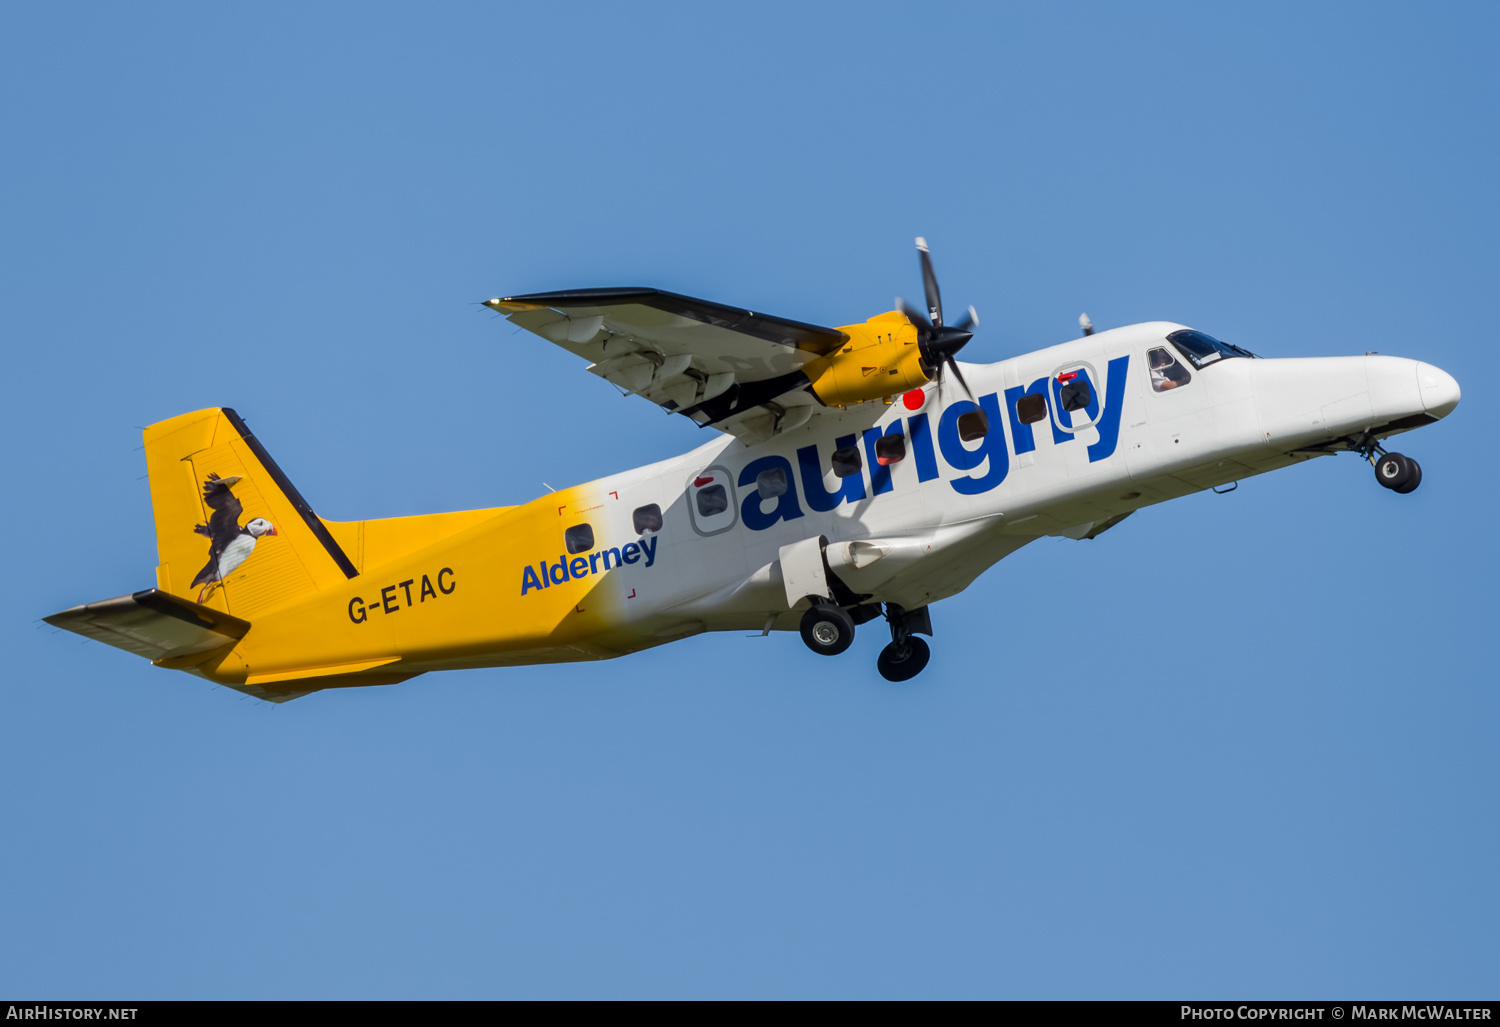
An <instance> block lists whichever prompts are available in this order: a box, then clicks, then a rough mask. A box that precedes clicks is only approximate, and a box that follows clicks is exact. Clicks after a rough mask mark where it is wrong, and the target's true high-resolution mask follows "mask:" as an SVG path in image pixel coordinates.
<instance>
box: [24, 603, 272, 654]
mask: <svg viewBox="0 0 1500 1027" xmlns="http://www.w3.org/2000/svg"><path fill="white" fill-rule="evenodd" d="M42 619H43V620H45V621H46V622H47V623H48V624H51V625H54V626H56V627H59V628H66V629H67V630H69V631H73V632H76V633H78V634H80V635H84V636H86V637H88V638H92V639H95V640H96V641H99V642H104V643H105V644H106V645H112V646H115V647H116V648H117V649H124V650H125V651H126V652H129V653H135V654H136V655H137V656H144V657H145V658H146V659H148V660H151V661H153V662H154V661H158V660H164V659H170V658H172V657H179V656H193V655H196V654H199V653H208V652H212V651H213V650H215V649H222V648H224V647H225V646H227V645H233V644H234V643H235V642H237V641H239V640H240V639H241V638H244V637H245V632H247V631H249V630H250V622H249V621H247V620H241V619H240V618H238V617H231V616H230V615H229V614H227V613H221V612H220V611H218V610H214V609H210V608H209V607H207V606H199V605H198V604H197V603H194V602H190V601H189V600H186V599H183V598H180V597H179V596H174V595H172V594H171V593H170V592H163V591H161V590H159V589H155V588H148V589H146V590H145V591H143V592H136V593H133V594H132V595H128V596H117V597H116V598H114V599H101V600H100V601H99V602H97V603H88V604H86V605H84V606H75V607H73V608H72V609H71V610H63V611H62V612H61V613H54V614H53V615H52V616H50V617H43V618H42Z"/></svg>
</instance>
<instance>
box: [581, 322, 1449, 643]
mask: <svg viewBox="0 0 1500 1027" xmlns="http://www.w3.org/2000/svg"><path fill="white" fill-rule="evenodd" d="M1182 327H1183V326H1181V325H1177V324H1170V323H1166V322H1151V323H1146V324H1138V325H1132V326H1129V327H1125V328H1118V329H1112V330H1109V331H1103V332H1100V333H1098V334H1096V335H1092V336H1088V337H1085V338H1081V339H1076V340H1074V341H1072V342H1067V343H1063V344H1061V345H1058V346H1052V347H1050V348H1047V349H1042V350H1037V351H1035V352H1031V353H1027V354H1025V355H1023V356H1018V357H1015V358H1013V359H1010V360H1004V361H1000V362H999V363H995V364H986V365H979V364H973V365H971V364H965V365H963V372H964V376H965V378H966V379H967V381H968V384H969V386H970V388H971V389H972V390H973V394H974V397H975V399H976V400H977V401H978V403H979V406H980V407H981V408H982V409H983V410H984V411H985V412H986V414H987V415H988V426H989V432H988V435H986V436H985V437H984V438H982V439H978V440H971V441H964V440H963V439H962V438H961V437H960V427H961V426H960V423H959V420H958V418H959V415H960V414H962V413H963V412H965V411H971V410H973V409H974V406H973V404H972V403H970V402H969V401H968V400H967V399H966V398H965V397H964V396H963V393H962V392H961V391H960V389H959V388H958V387H957V383H956V382H953V381H951V380H950V381H948V382H947V383H945V385H944V387H943V389H942V394H941V396H939V394H938V390H937V388H936V386H934V385H929V386H928V387H927V388H926V390H925V397H924V399H923V401H922V402H921V403H920V404H919V405H917V406H916V408H915V409H913V408H911V407H909V406H908V404H907V403H906V402H904V401H902V400H897V401H896V402H895V403H893V404H891V405H889V406H884V407H883V408H882V407H877V409H879V410H880V417H879V419H878V421H876V422H875V424H874V427H872V428H871V427H867V426H868V425H869V424H870V420H871V418H870V413H869V412H868V410H869V405H868V404H865V405H862V406H859V407H855V408H851V409H849V410H846V411H837V412H834V411H830V412H828V413H827V414H826V415H825V416H820V417H817V418H814V419H813V421H812V423H810V424H808V425H807V426H806V427H804V428H800V429H797V430H795V431H792V432H790V433H787V434H784V435H781V436H778V437H776V438H774V439H772V440H770V441H768V442H765V443H762V444H759V445H755V446H748V447H747V446H746V445H744V444H743V443H741V442H739V441H738V440H736V439H734V438H731V437H727V436H726V437H722V438H717V439H715V440H714V441H713V442H710V443H709V444H707V445H704V446H702V447H699V448H698V449H696V450H694V451H692V452H691V453H687V454H685V455H683V456H680V457H677V458H674V459H671V460H666V461H662V462H660V463H657V464H652V465H650V466H647V467H642V468H638V469H636V470H633V471H628V472H625V473H622V474H618V475H614V476H611V477H609V478H607V479H603V480H601V481H599V482H595V483H592V487H593V488H595V489H597V490H598V491H599V492H601V493H608V494H610V495H611V496H615V497H617V500H618V501H615V502H610V503H608V504H606V505H605V506H604V507H603V509H602V510H601V512H600V514H599V516H600V517H601V518H606V519H608V520H609V522H610V523H607V524H606V525H602V526H601V527H603V528H604V531H605V533H606V534H608V535H610V536H611V537H616V538H629V537H633V536H634V535H636V534H637V533H636V532H635V530H634V528H633V527H632V524H631V520H630V519H631V511H632V510H633V509H636V508H639V507H641V506H643V505H644V504H648V503H656V504H659V506H660V507H661V510H662V512H663V527H662V529H661V531H660V532H659V535H660V545H659V551H658V553H657V555H656V561H655V566H654V567H653V568H652V569H651V571H650V572H649V573H644V574H635V575H633V576H632V577H631V579H630V581H631V584H632V587H631V593H632V599H633V601H631V602H629V603H625V604H624V605H623V618H624V623H621V624H620V628H621V629H622V631H621V632H620V636H621V637H623V636H627V635H628V636H629V637H630V638H631V639H632V641H631V643H630V644H629V645H628V648H640V647H643V646H646V645H654V644H659V643H660V642H665V641H670V640H672V639H673V638H679V637H683V636H685V635H688V634H693V633H696V632H698V631H703V630H726V629H741V630H743V629H754V630H760V629H762V628H765V627H768V626H769V627H772V628H775V629H779V630H794V629H795V628H796V627H797V624H798V619H799V617H800V615H801V608H798V609H792V608H790V607H789V602H788V599H789V597H788V595H787V594H786V592H787V590H786V589H785V588H784V585H783V568H782V566H781V559H780V556H781V553H782V550H783V548H784V547H787V546H790V545H792V544H794V543H798V542H799V541H802V540H806V539H809V538H816V537H819V536H821V537H823V538H824V539H826V543H827V546H826V556H827V565H828V568H829V569H830V570H831V571H832V572H833V573H834V574H835V575H836V576H837V577H838V579H840V580H841V581H842V582H843V583H845V584H847V586H848V588H849V589H850V590H851V591H852V592H853V593H854V594H856V595H858V596H860V597H867V598H865V599H864V601H866V602H871V603H874V602H885V603H894V604H897V605H899V606H901V607H904V608H906V609H915V608H918V607H922V606H925V605H927V604H928V603H931V602H934V601H936V600H939V599H942V598H945V597H947V596H951V595H953V594H955V593H957V592H959V591H961V590H963V589H964V588H965V587H967V586H968V585H969V583H970V582H972V581H973V580H974V578H975V577H977V576H978V575H979V574H980V573H981V572H983V571H984V570H985V569H986V568H988V567H990V566H991V565H993V564H994V563H995V562H996V561H997V560H999V559H1001V558H1002V557H1004V556H1006V555H1007V554H1009V553H1011V552H1013V551H1014V550H1016V549H1018V548H1020V547H1021V546H1023V545H1025V544H1026V543H1027V542H1030V541H1033V540H1034V539H1036V538H1039V537H1043V536H1047V535H1064V536H1070V537H1074V538H1083V537H1085V536H1088V535H1089V534H1090V533H1091V532H1097V531H1099V530H1102V529H1103V528H1106V527H1108V526H1109V525H1110V523H1112V519H1115V520H1117V519H1119V518H1120V517H1121V516H1123V515H1125V514H1128V513H1130V512H1132V511H1134V510H1136V509H1138V508H1140V507H1143V506H1147V505H1150V504H1153V503H1159V502H1162V501H1164V500H1167V499H1172V498H1174V497H1177V496H1182V495H1186V494H1188V493H1191V492H1196V491H1200V490H1203V489H1206V488H1211V487H1215V486H1221V485H1224V484H1226V483H1229V482H1234V481H1237V480H1240V479H1244V478H1247V477H1249V476H1251V475H1255V474H1260V473H1263V472H1265V471H1269V470H1274V469H1276V468H1278V467H1284V466H1288V465H1290V464H1292V463H1296V462H1298V461H1301V460H1305V459H1308V458H1309V457H1311V456H1315V455H1319V452H1318V449H1317V447H1320V446H1321V447H1326V446H1329V445H1330V444H1337V443H1338V442H1339V440H1341V439H1345V438H1347V437H1349V436H1351V435H1355V434H1358V433H1361V432H1364V431H1367V430H1369V431H1373V432H1379V433H1382V434H1383V433H1384V431H1383V430H1382V428H1383V426H1390V425H1393V424H1394V425H1396V427H1395V428H1393V429H1385V430H1387V431H1397V430H1406V429H1408V428H1410V427H1415V426H1417V425H1418V424H1421V423H1427V422H1428V421H1430V420H1432V419H1435V418H1437V417H1441V416H1444V415H1446V414H1447V413H1448V412H1449V411H1451V410H1452V409H1453V407H1454V406H1455V405H1456V404H1457V402H1458V395H1459V394H1458V386H1457V383H1456V382H1454V380H1453V379H1452V378H1451V377H1450V376H1448V375H1447V374H1446V373H1444V372H1442V371H1440V370H1438V369H1437V368H1435V367H1432V366H1431V365H1427V364H1422V363H1419V362H1418V361H1415V360H1407V359H1402V358H1398V357H1386V356H1356V357H1325V358H1309V359H1249V358H1234V359H1220V360H1218V361H1217V362H1215V363H1211V364H1209V365H1207V366H1204V367H1202V368H1193V367H1191V366H1189V365H1187V364H1186V363H1185V361H1183V358H1182V355H1181V354H1179V353H1177V352H1176V351H1172V356H1174V357H1176V359H1177V360H1178V361H1179V363H1182V365H1183V366H1182V370H1183V371H1185V372H1187V378H1188V380H1187V381H1185V382H1184V383H1182V384H1178V385H1175V386H1173V387H1170V388H1169V389H1167V390H1165V391H1158V390H1157V388H1155V387H1153V379H1157V380H1159V379H1160V374H1158V375H1155V376H1153V375H1152V373H1151V371H1150V368H1149V359H1152V358H1150V357H1148V354H1150V353H1151V351H1152V350H1156V349H1163V348H1169V347H1168V344H1167V343H1166V341H1165V337H1166V335H1167V334H1168V333H1170V332H1173V331H1176V330H1179V329H1181V328H1182ZM1154 359H1157V360H1160V357H1155V358H1154ZM1069 374H1078V375H1079V376H1080V377H1081V378H1083V379H1085V380H1087V381H1088V382H1089V384H1090V387H1091V390H1090V391H1091V395H1092V403H1091V404H1090V405H1088V406H1087V407H1086V408H1084V409H1079V410H1077V411H1074V412H1071V413H1064V412H1063V410H1062V406H1063V403H1062V402H1061V401H1060V398H1059V394H1060V391H1061V385H1060V383H1059V382H1058V379H1059V376H1064V377H1066V376H1067V375H1069ZM1075 380H1076V379H1075ZM1028 391H1032V392H1042V393H1044V394H1045V400H1046V402H1045V417H1044V418H1043V419H1041V420H1037V421H1035V422H1033V423H1022V419H1021V418H1020V417H1018V411H1017V401H1018V400H1019V399H1022V398H1024V396H1025V395H1026V393H1027V392H1028ZM1036 408H1037V404H1036V401H1032V402H1031V412H1032V413H1033V414H1034V413H1035V410H1036ZM886 434H900V435H901V436H903V439H904V449H905V455H904V458H902V459H900V460H899V461H897V462H894V463H891V464H890V465H889V466H881V465H880V464H879V463H878V462H877V461H876V459H874V457H875V456H876V450H875V448H874V446H875V439H876V438H879V437H883V436H885V435H886ZM849 445H852V446H853V447H854V448H855V449H856V450H857V451H858V453H859V456H860V458H861V459H860V463H862V465H863V466H862V467H860V468H859V469H858V470H857V471H856V472H855V473H853V474H850V475H848V476H847V477H843V478H840V477H837V476H836V475H835V474H834V473H833V472H832V470H831V466H830V461H831V458H832V456H833V453H834V450H835V449H836V448H838V447H840V446H849ZM763 474H768V475H769V485H768V487H767V488H766V489H765V491H766V492H767V493H768V494H767V495H765V496H764V497H763V496H762V487H761V486H760V485H758V482H761V481H765V480H766V479H763V478H762V477H761V476H762V475H763ZM705 482H706V483H707V484H704V483H705ZM783 486H784V491H783V492H782V493H781V494H780V495H775V494H774V493H775V492H776V490H777V489H778V488H780V487H783ZM708 489H722V490H723V494H715V495H714V496H712V497H710V499H709V501H707V502H703V503H700V502H699V495H698V494H699V492H701V491H704V490H708ZM596 530H598V529H596ZM635 582H640V583H641V584H640V591H637V588H636V586H635ZM648 584H649V587H647V585H648Z"/></svg>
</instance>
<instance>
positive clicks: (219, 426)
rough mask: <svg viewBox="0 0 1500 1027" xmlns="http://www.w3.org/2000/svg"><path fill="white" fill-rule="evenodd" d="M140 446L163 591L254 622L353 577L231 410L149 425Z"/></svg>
mask: <svg viewBox="0 0 1500 1027" xmlns="http://www.w3.org/2000/svg"><path fill="white" fill-rule="evenodd" d="M145 441H146V470H147V473H148V474H149V475H150V478H151V507H152V512H153V513H154V515H155V518H156V550H157V555H158V559H159V560H160V564H161V565H160V566H159V567H157V569H156V585H157V587H158V588H159V589H161V590H162V591H164V592H170V593H172V594H173V595H177V596H181V597H182V598H184V599H190V600H192V601H194V602H200V603H203V604H204V605H207V606H211V607H214V608H215V609H220V610H223V611H225V612H226V613H230V614H233V615H234V616H236V617H241V618H244V619H246V620H250V619H251V618H253V617H254V616H255V615H256V614H257V613H260V612H263V611H265V610H270V609H274V608H276V607H279V606H284V605H287V604H288V603H291V602H294V601H296V600H298V599H300V598H303V597H304V596H306V595H308V594H310V593H312V592H315V591H317V590H319V589H322V588H327V587H330V586H334V585H337V584H339V583H341V582H343V581H345V580H347V579H348V578H353V577H355V576H357V575H358V573H359V571H358V569H357V568H356V567H355V565H354V563H353V562H352V561H350V559H349V557H348V556H347V555H346V554H345V552H344V550H343V549H342V548H341V547H340V545H339V543H338V542H337V541H336V540H335V539H334V537H333V535H332V534H331V533H330V532H329V530H328V527H327V525H325V524H324V523H323V522H322V521H321V520H319V519H318V516H317V514H315V513H313V511H312V507H310V506H308V505H307V501H306V500H305V499H303V498H302V496H301V494H300V493H298V492H297V490H296V488H294V487H293V486H292V483H291V482H290V481H288V480H287V478H286V475H284V474H282V473H281V468H279V467H277V466H276V462H275V461H274V460H272V459H271V457H270V454H268V453H267V452H266V450H265V447H263V446H262V445H261V444H260V442H259V441H257V440H256V438H255V436H254V435H252V434H251V433H250V429H249V428H247V427H245V422H244V421H242V420H240V418H239V415H238V414H236V413H235V412H234V411H233V410H230V409H229V408H228V407H224V408H222V409H214V410H199V411H196V412H194V413H191V414H183V415H181V416H180V417H174V418H172V419H171V420H169V421H162V422H160V423H158V424H153V425H152V426H151V427H149V428H147V429H146V433H145Z"/></svg>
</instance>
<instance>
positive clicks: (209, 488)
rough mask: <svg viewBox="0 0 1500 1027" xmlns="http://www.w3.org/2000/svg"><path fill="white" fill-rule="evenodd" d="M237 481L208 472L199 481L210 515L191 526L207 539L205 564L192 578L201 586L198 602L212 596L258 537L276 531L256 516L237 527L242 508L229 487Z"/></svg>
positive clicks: (245, 558) (252, 546) (236, 479)
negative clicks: (204, 479) (205, 519)
mask: <svg viewBox="0 0 1500 1027" xmlns="http://www.w3.org/2000/svg"><path fill="white" fill-rule="evenodd" d="M239 480H240V476H239V475H238V474H232V475H230V476H229V477H227V478H221V477H219V476H218V475H217V474H210V475H209V476H208V480H207V481H205V482H204V483H203V502H205V503H207V504H208V508H209V509H210V510H212V511H213V514H212V515H211V516H210V517H209V518H208V523H207V524H195V525H193V530H194V531H196V532H197V533H198V534H200V535H206V536H207V537H208V539H209V547H208V563H206V564H204V565H203V569H202V570H201V571H199V572H198V576H197V577H196V578H194V579H193V584H194V585H202V586H203V591H201V592H199V593H198V602H200V603H201V602H203V600H205V599H207V598H208V597H209V596H210V595H212V594H213V590H214V588H215V587H216V586H218V585H222V584H223V583H224V579H225V578H227V577H229V575H231V574H233V573H234V571H235V568H237V567H238V566H239V565H240V564H242V563H244V562H245V561H246V560H248V559H249V558H250V554H251V553H253V552H255V543H256V541H257V540H258V539H260V538H261V537H262V536H265V535H274V534H276V526H275V525H274V524H272V523H271V522H270V521H268V520H266V519H265V518H264V517H257V518H255V520H253V521H251V522H250V523H249V524H247V525H245V526H244V527H243V528H242V527H240V513H241V512H242V510H243V508H242V507H241V506H240V501H239V500H238V499H236V498H235V495H234V493H233V492H231V491H230V489H229V487H230V486H231V485H233V484H235V483H236V482H238V481H239Z"/></svg>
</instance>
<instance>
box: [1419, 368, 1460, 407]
mask: <svg viewBox="0 0 1500 1027" xmlns="http://www.w3.org/2000/svg"><path fill="white" fill-rule="evenodd" d="M1417 388H1418V390H1420V391H1421V393H1422V406H1423V407H1424V408H1425V409H1426V410H1427V412H1428V413H1429V414H1431V415H1432V416H1433V417H1447V416H1448V415H1449V414H1451V413H1453V408H1454V407H1456V406H1458V401H1459V398H1460V396H1461V393H1460V392H1459V389H1458V382H1457V381H1455V380H1454V378H1453V376H1452V375H1451V374H1449V373H1448V372H1447V371H1444V370H1443V369H1442V368H1439V367H1433V366H1432V365H1431V364H1422V363H1418V364H1417Z"/></svg>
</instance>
